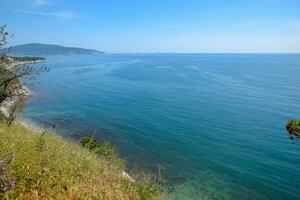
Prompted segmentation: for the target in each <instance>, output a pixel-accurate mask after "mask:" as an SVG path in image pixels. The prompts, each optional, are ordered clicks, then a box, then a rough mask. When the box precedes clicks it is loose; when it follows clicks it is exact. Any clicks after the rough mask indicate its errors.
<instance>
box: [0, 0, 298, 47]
mask: <svg viewBox="0 0 300 200" xmlns="http://www.w3.org/2000/svg"><path fill="white" fill-rule="evenodd" d="M1 24H6V25H7V26H8V31H9V32H10V33H12V34H14V37H13V38H12V39H11V40H10V44H11V45H17V44H23V43H32V42H36V43H46V44H59V45H64V46H73V47H83V48H91V49H97V50H101V51H105V52H110V53H174V52H177V53H280V52H282V53H293V52H297V53H299V52H300V0H251V1H246V0H239V1H238V0H0V25H1Z"/></svg>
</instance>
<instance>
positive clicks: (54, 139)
mask: <svg viewBox="0 0 300 200" xmlns="http://www.w3.org/2000/svg"><path fill="white" fill-rule="evenodd" d="M105 149H106V150H108V151H109V152H110V153H111V151H113V150H111V149H110V147H108V146H105ZM5 160H6V161H7V163H8V164H7V166H6V169H5V172H3V170H2V169H0V175H1V173H2V175H3V174H5V177H3V176H2V177H1V176H0V183H1V184H6V186H7V188H6V191H5V192H4V191H3V190H1V188H0V199H21V200H22V199H103V200H107V199H108V200H109V199H114V200H115V199H116V200H118V199H124V200H126V199H128V200H129V199H132V200H135V199H142V200H144V199H161V198H163V197H162V196H161V195H160V192H159V190H158V189H157V186H156V185H155V184H153V183H152V182H151V181H146V180H141V181H139V180H135V181H134V182H132V181H130V180H128V179H126V178H125V177H124V176H122V171H123V170H124V169H123V168H124V164H123V162H122V161H121V160H119V159H118V158H117V156H114V157H113V158H112V157H111V156H109V157H107V156H106V155H104V156H103V155H101V156H99V155H96V154H95V153H94V152H93V151H90V150H89V149H86V148H83V147H81V146H80V145H78V144H75V143H73V142H70V141H67V140H65V139H63V138H61V137H59V136H57V135H55V134H53V133H44V134H40V133H38V132H37V131H36V130H33V129H30V128H27V127H24V126H23V125H21V124H19V123H13V124H12V125H11V126H9V127H8V126H7V125H5V123H3V122H0V162H1V161H2V162H3V161H5ZM10 160H11V161H10ZM9 161H10V162H9ZM0 164H1V163H0ZM14 179H15V180H16V183H15V184H12V185H11V181H13V180H14ZM12 183H13V182H12Z"/></svg>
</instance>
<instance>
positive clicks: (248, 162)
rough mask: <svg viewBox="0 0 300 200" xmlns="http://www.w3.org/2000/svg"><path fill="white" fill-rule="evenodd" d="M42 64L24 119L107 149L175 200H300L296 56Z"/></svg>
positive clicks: (129, 57)
mask: <svg viewBox="0 0 300 200" xmlns="http://www.w3.org/2000/svg"><path fill="white" fill-rule="evenodd" d="M44 57H45V58H46V59H47V61H46V62H45V63H40V64H36V65H33V66H37V67H43V66H46V67H48V68H49V69H50V71H49V72H48V73H42V74H40V75H38V76H36V77H35V78H34V79H30V80H24V81H25V82H26V84H28V85H29V86H30V87H31V89H32V91H33V97H31V98H30V99H29V100H28V102H27V104H26V105H25V107H24V108H23V109H22V111H21V116H22V117H24V118H25V119H27V120H29V121H31V122H33V123H36V124H38V125H39V126H42V127H45V128H49V127H51V126H53V125H56V128H57V132H58V134H60V135H62V136H63V137H65V138H69V139H71V140H74V141H75V142H78V141H79V140H80V138H81V137H83V136H92V137H96V138H97V139H99V140H102V141H111V142H112V144H113V145H115V147H116V149H117V152H118V154H119V156H120V157H121V158H122V159H124V160H125V161H126V163H127V170H128V171H143V172H147V173H148V172H149V173H151V174H154V175H155V176H157V177H158V180H161V181H162V182H163V184H164V186H165V187H166V188H168V191H169V193H170V196H171V197H172V198H173V199H178V200H198V199H199V200H201V199H218V200H219V199H220V200H227V199H228V200H235V199H236V200H246V199H247V200H248V199H253V200H259V199H262V200H264V199H272V200H296V199H300V142H299V140H295V139H294V140H292V139H291V138H290V136H289V134H288V133H287V131H286V129H285V125H286V123H287V121H288V120H289V119H299V118H300V54H176V53H173V54H101V55H68V56H47V55H45V56H44Z"/></svg>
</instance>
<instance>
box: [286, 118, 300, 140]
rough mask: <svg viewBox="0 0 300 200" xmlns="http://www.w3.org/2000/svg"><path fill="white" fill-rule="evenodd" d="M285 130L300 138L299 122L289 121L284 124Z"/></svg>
mask: <svg viewBox="0 0 300 200" xmlns="http://www.w3.org/2000/svg"><path fill="white" fill-rule="evenodd" d="M286 129H287V130H288V132H289V133H290V134H293V135H295V136H297V137H300V120H296V119H291V120H289V121H288V122H287V124H286Z"/></svg>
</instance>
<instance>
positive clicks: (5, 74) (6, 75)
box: [0, 25, 48, 123]
mask: <svg viewBox="0 0 300 200" xmlns="http://www.w3.org/2000/svg"><path fill="white" fill-rule="evenodd" d="M6 28H7V27H6V26H5V25H4V26H0V104H1V103H3V102H4V101H5V100H7V99H15V100H16V102H21V101H22V100H23V99H24V98H25V97H26V95H27V94H28V93H26V92H24V85H23V84H22V83H21V79H32V78H34V77H35V76H36V75H38V74H40V73H41V72H47V71H48V68H45V67H42V68H34V67H31V66H28V65H18V62H20V61H18V60H14V59H13V58H12V57H10V56H7V51H6V50H7V49H8V48H7V47H6V45H7V43H8V39H9V38H10V37H11V35H10V34H9V33H8V32H7V31H6ZM18 59H21V60H22V59H29V57H28V58H18ZM16 106H17V104H15V105H14V107H13V108H11V110H10V112H11V114H10V116H9V117H7V118H8V122H9V123H11V121H12V120H13V119H14V117H13V114H14V111H15V110H16Z"/></svg>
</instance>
